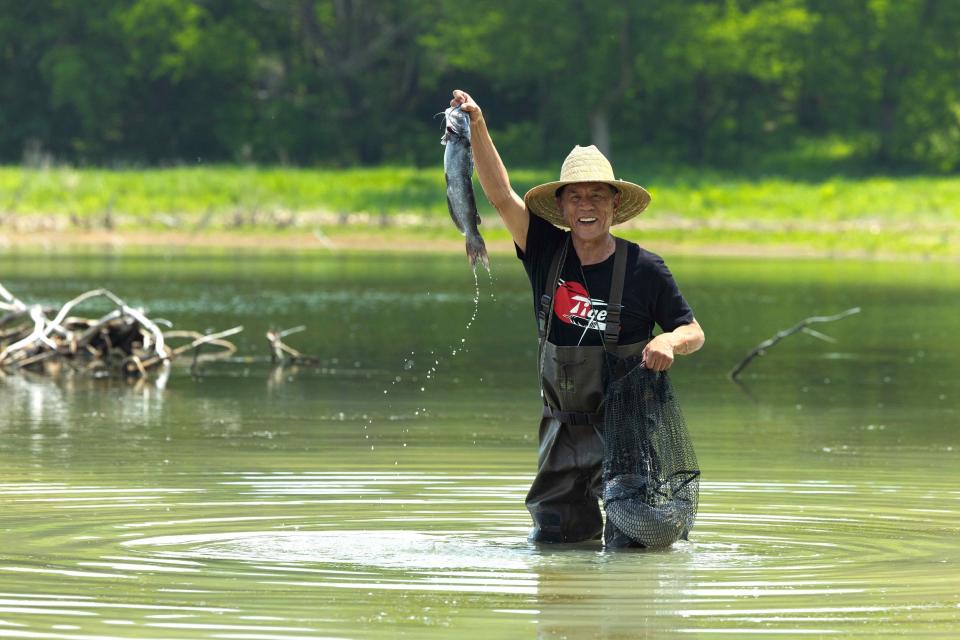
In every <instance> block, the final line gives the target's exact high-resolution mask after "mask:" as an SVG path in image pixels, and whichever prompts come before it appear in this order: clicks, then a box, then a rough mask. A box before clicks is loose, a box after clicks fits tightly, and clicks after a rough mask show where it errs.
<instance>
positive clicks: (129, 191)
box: [0, 167, 960, 257]
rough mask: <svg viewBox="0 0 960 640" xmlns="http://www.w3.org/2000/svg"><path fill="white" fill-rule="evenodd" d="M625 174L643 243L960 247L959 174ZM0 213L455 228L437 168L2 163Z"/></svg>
mask: <svg viewBox="0 0 960 640" xmlns="http://www.w3.org/2000/svg"><path fill="white" fill-rule="evenodd" d="M554 173H555V169H550V170H515V171H513V172H512V173H511V176H512V178H513V181H514V186H515V187H516V189H517V191H519V192H521V193H523V192H524V191H525V190H526V189H527V188H529V187H530V186H532V185H534V184H537V183H539V182H543V181H547V180H550V179H553V178H554ZM628 177H632V178H635V180H636V181H637V182H640V183H641V184H644V186H646V187H647V188H648V189H649V190H650V191H651V193H652V194H653V205H651V208H650V210H649V212H648V213H646V214H644V215H643V216H641V217H640V218H638V219H637V220H636V221H635V222H631V223H630V224H629V225H628V226H627V227H626V228H624V229H623V233H624V235H626V236H628V237H633V238H642V239H645V240H646V241H649V242H661V243H664V244H669V245H670V246H672V247H678V248H680V249H687V250H690V251H693V252H697V251H710V250H711V248H712V249H713V250H716V248H717V247H718V246H721V245H722V246H726V247H728V248H730V249H731V250H733V251H736V250H738V248H743V249H744V250H749V249H750V248H751V247H752V248H757V249H758V250H759V251H760V252H767V251H769V250H771V249H776V248H783V249H784V250H785V251H791V252H794V253H818V254H838V255H841V254H856V255H903V254H907V255H911V256H930V257H941V256H946V257H950V256H956V255H960V177H927V176H905V177H834V178H829V179H822V180H817V179H807V180H799V179H788V178H785V177H782V176H766V177H764V176H755V177H749V178H747V177H742V176H737V175H734V174H724V173H722V172H718V171H698V170H694V169H689V168H681V169H676V170H671V171H665V170H662V173H659V174H658V173H648V174H647V175H646V176H643V175H639V172H638V175H636V176H634V175H633V174H629V176H628ZM481 200H482V198H481ZM479 204H480V209H481V214H482V215H483V216H484V218H485V219H486V220H487V222H486V223H485V224H486V227H485V228H487V229H490V228H491V227H495V226H496V214H495V213H494V212H493V211H492V209H491V208H490V206H489V205H488V204H487V203H486V202H485V201H481V202H480V203H479ZM0 222H2V229H3V232H5V233H7V234H11V235H14V236H18V237H20V238H23V239H26V238H27V237H28V235H33V234H36V233H51V232H54V233H59V234H61V235H64V236H65V237H70V234H71V233H73V234H74V235H76V236H77V237H79V236H80V235H81V234H82V233H92V232H97V231H107V232H112V233H121V234H123V233H127V234H134V233H137V232H168V234H169V235H170V237H171V238H172V237H174V236H176V235H180V236H183V235H184V234H187V235H198V234H199V235H204V234H216V235H218V236H224V235H230V234H235V233H242V234H244V235H248V234H251V233H254V234H264V233H268V234H270V235H273V236H280V238H282V237H283V236H284V235H291V236H293V235H296V234H297V233H300V234H310V235H311V236H313V237H315V238H321V239H322V238H328V239H331V238H332V239H334V240H336V239H337V238H340V239H341V240H342V241H349V239H350V238H351V237H353V238H357V237H368V236H371V237H372V236H376V235H378V234H380V235H384V234H385V235H386V237H394V238H398V239H399V238H400V237H401V236H404V237H409V238H413V239H415V238H417V237H419V236H421V235H422V236H423V237H424V238H426V237H439V238H448V237H449V239H450V240H451V242H453V241H454V240H455V239H456V231H455V230H453V229H452V225H450V224H449V220H448V217H447V212H446V201H445V195H444V187H443V174H442V170H441V169H440V167H433V168H423V169H417V168H407V167H380V168H373V169H344V170H323V169H292V168H255V167H178V168H169V169H147V170H101V169H72V168H51V169H23V168H19V167H7V168H0ZM383 229H389V232H384V231H383ZM378 230H379V231H378ZM401 230H402V231H401ZM499 235H501V232H498V231H494V232H493V236H494V237H495V238H496V237H499ZM280 238H278V239H280ZM321 244H323V241H322V240H321Z"/></svg>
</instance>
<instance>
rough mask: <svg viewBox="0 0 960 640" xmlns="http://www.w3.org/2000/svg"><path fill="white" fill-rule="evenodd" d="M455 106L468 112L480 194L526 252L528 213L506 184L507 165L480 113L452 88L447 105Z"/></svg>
mask: <svg viewBox="0 0 960 640" xmlns="http://www.w3.org/2000/svg"><path fill="white" fill-rule="evenodd" d="M458 105H459V106H460V108H461V109H463V111H465V112H466V113H468V114H469V115H470V144H471V145H472V146H473V160H474V162H475V163H476V166H477V177H478V178H480V186H481V187H483V193H484V195H486V196H487V200H489V201H490V204H492V205H493V206H494V208H495V209H496V210H497V212H498V213H499V214H500V217H501V218H502V219H503V223H504V224H505V225H506V226H507V230H508V231H510V235H511V236H513V241H514V242H515V243H516V244H517V246H518V247H520V250H521V251H526V250H527V227H528V226H529V224H530V217H529V216H530V214H529V213H527V207H526V206H525V205H524V204H523V198H521V197H520V196H519V195H517V193H516V191H514V190H513V187H511V186H510V176H509V175H507V168H506V167H505V166H504V165H503V160H501V159H500V154H499V153H497V148H496V147H495V146H493V139H492V138H490V132H489V131H487V123H486V121H484V119H483V112H482V111H481V110H480V106H479V105H478V104H477V103H476V102H475V101H474V99H473V98H471V97H470V95H469V94H468V93H466V92H464V91H461V90H459V89H456V90H454V92H453V100H451V101H450V106H451V107H456V106H458Z"/></svg>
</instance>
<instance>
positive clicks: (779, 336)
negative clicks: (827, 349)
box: [729, 307, 860, 381]
mask: <svg viewBox="0 0 960 640" xmlns="http://www.w3.org/2000/svg"><path fill="white" fill-rule="evenodd" d="M855 313H860V307H853V308H851V309H847V310H846V311H842V312H840V313H838V314H836V315H832V316H813V317H810V318H805V319H803V320H801V321H800V322H798V323H797V324H795V325H794V326H792V327H790V328H789V329H783V330H782V331H778V332H777V333H775V334H774V335H773V336H772V337H770V338H768V339H766V340H764V341H763V342H761V343H760V344H758V345H757V346H756V347H754V348H753V349H752V350H751V351H750V352H749V353H748V354H747V355H746V357H745V358H744V359H743V360H741V361H740V363H739V364H737V366H735V367H734V368H733V369H732V370H731V371H730V374H729V376H730V379H731V380H734V381H736V379H737V376H738V375H740V372H741V371H743V370H744V369H745V368H746V367H747V365H748V364H750V362H751V361H752V360H753V359H754V358H756V357H757V356H762V355H765V354H766V352H767V350H768V349H770V347H772V346H773V345H775V344H777V343H778V342H780V341H781V340H783V339H784V338H786V337H787V336H791V335H793V334H795V333H799V332H801V331H802V332H804V333H806V334H808V335H811V336H813V337H815V338H819V339H820V340H825V341H826V342H836V340H835V339H833V338H831V337H830V336H827V335H824V334H822V333H820V332H819V331H816V330H814V329H810V328H809V325H811V324H815V323H819V322H834V321H835V320H842V319H843V318H846V317H847V316H852V315H853V314H855Z"/></svg>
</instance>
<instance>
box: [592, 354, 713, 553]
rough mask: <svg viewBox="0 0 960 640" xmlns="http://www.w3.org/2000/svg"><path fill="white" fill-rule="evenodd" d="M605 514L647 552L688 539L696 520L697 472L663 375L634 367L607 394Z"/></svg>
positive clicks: (685, 429) (604, 478)
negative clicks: (647, 549)
mask: <svg viewBox="0 0 960 640" xmlns="http://www.w3.org/2000/svg"><path fill="white" fill-rule="evenodd" d="M604 406H605V409H604V425H603V427H604V457H603V506H604V509H605V510H606V513H607V519H609V520H610V521H611V522H612V523H613V524H614V525H615V526H616V527H617V528H618V529H620V530H621V531H622V532H623V533H625V534H626V535H627V536H629V537H630V538H631V539H633V540H635V541H637V542H639V543H641V544H643V545H644V546H646V547H651V548H658V547H660V548H662V547H668V546H670V545H671V544H673V543H674V542H676V541H677V540H678V539H679V538H681V537H683V538H686V536H687V533H688V532H689V530H690V528H691V527H692V526H693V521H694V518H695V517H696V514H697V498H698V495H699V488H700V468H699V466H698V465H697V457H696V454H694V451H693V443H692V442H691V440H690V435H689V434H688V433H687V425H686V422H685V421H684V419H683V415H682V414H681V412H680V405H679V403H678V402H677V398H676V396H675V395H674V393H673V389H672V387H671V386H670V381H669V379H668V378H667V374H666V373H655V372H653V371H650V370H649V369H647V368H645V367H643V366H641V365H637V366H634V367H633V368H632V369H631V370H630V371H629V372H627V373H626V374H625V375H623V376H622V377H620V378H618V379H616V380H613V381H611V382H610V384H609V385H608V386H607V393H606V399H605V402H604Z"/></svg>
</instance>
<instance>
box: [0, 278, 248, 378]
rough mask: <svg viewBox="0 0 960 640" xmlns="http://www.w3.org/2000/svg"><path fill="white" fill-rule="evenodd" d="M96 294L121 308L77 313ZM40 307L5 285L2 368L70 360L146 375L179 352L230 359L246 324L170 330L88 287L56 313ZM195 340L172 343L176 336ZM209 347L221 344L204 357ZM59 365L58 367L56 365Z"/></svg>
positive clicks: (0, 290) (80, 366)
mask: <svg viewBox="0 0 960 640" xmlns="http://www.w3.org/2000/svg"><path fill="white" fill-rule="evenodd" d="M94 298H106V299H107V300H109V301H110V302H111V303H113V305H114V306H115V307H116V308H115V309H113V310H112V311H110V312H108V313H107V314H105V315H103V316H101V317H99V318H96V319H89V318H83V317H78V316H74V315H71V314H72V313H73V311H74V309H75V308H76V307H78V306H79V305H81V304H82V303H84V302H87V301H88V300H91V299H94ZM51 314H52V311H50V310H46V309H43V308H42V307H41V306H40V305H28V304H26V303H25V302H23V301H22V300H20V299H19V298H17V297H16V296H14V295H13V294H12V293H10V291H9V290H7V289H6V288H5V287H4V286H3V285H0V370H3V369H7V370H10V369H25V368H30V369H31V370H34V371H39V372H45V371H46V370H47V368H48V367H50V368H54V369H55V368H58V367H59V366H60V365H62V364H66V365H68V366H70V367H72V368H74V369H77V370H81V371H88V372H93V373H98V374H106V375H110V374H121V375H125V376H134V377H143V376H146V375H147V373H148V372H149V371H150V370H151V369H154V368H158V367H159V368H163V367H165V366H166V365H168V364H169V363H170V362H171V361H172V360H174V359H175V358H177V357H178V356H182V355H184V354H186V353H188V352H190V351H195V353H196V355H195V357H194V365H196V364H197V362H198V361H200V360H201V359H202V360H215V359H219V358H225V357H229V356H231V355H232V354H234V353H235V352H236V350H237V348H236V346H234V345H233V343H231V342H229V341H227V340H226V339H225V338H227V337H229V336H232V335H235V334H237V333H239V332H240V331H242V330H243V327H234V328H232V329H227V330H226V331H221V332H218V333H213V334H209V335H204V334H201V333H198V332H196V331H167V332H166V333H164V332H163V331H162V330H161V329H160V327H159V326H158V325H159V324H169V323H166V322H165V321H163V320H152V319H150V318H149V317H147V315H146V313H145V312H144V311H143V310H142V309H138V308H135V307H131V306H130V305H128V304H127V303H126V302H125V301H124V300H123V299H121V298H120V297H119V296H117V295H116V294H114V293H113V292H111V291H108V290H106V289H94V290H92V291H86V292H84V293H82V294H80V295H79V296H77V297H76V298H73V299H72V300H69V301H68V302H67V303H65V304H64V305H63V306H62V307H60V308H59V310H57V312H56V314H53V317H52V318H51V317H50V316H51ZM184 338H186V339H188V340H189V342H187V343H185V344H182V345H180V346H177V347H171V345H170V340H181V339H184ZM203 345H212V346H216V347H218V351H216V352H214V353H207V354H203V356H200V355H199V349H200V347H201V346H203ZM54 365H55V366H54Z"/></svg>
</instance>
